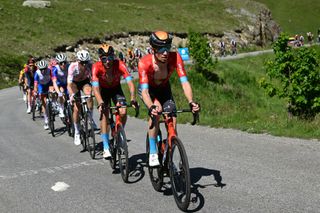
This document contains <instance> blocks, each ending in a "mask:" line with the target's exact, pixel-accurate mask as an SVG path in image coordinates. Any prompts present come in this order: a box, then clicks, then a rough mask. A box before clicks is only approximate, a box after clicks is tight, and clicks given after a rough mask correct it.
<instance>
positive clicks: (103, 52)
mask: <svg viewBox="0 0 320 213" xmlns="http://www.w3.org/2000/svg"><path fill="white" fill-rule="evenodd" d="M98 53H99V58H100V61H98V62H96V63H95V64H93V66H92V86H93V91H94V94H95V97H96V99H97V102H98V109H99V111H100V113H101V111H102V108H103V106H110V104H111V103H110V101H111V99H112V101H113V103H114V104H115V105H126V98H125V96H124V94H123V91H122V88H121V84H120V80H121V77H123V78H124V79H125V80H126V82H127V84H128V86H129V90H130V99H131V105H133V106H134V107H137V106H138V105H137V102H136V96H135V88H134V84H133V82H132V76H131V75H130V74H129V72H128V70H127V67H126V65H125V64H124V62H123V61H121V60H118V59H115V55H114V49H113V47H112V46H110V45H106V44H103V45H102V46H101V47H100V48H99V49H98ZM108 113H109V111H108V110H107V111H106V112H103V114H102V120H101V123H100V126H101V138H102V141H103V157H104V158H109V157H111V154H110V150H109V130H110V128H109V124H108V120H107V119H108V117H109V115H108ZM119 113H120V119H121V123H122V125H123V127H124V126H125V124H126V121H127V110H126V108H120V109H119Z"/></svg>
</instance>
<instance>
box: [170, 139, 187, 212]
mask: <svg viewBox="0 0 320 213" xmlns="http://www.w3.org/2000/svg"><path fill="white" fill-rule="evenodd" d="M169 173H170V182H171V188H172V193H173V196H174V199H175V201H176V204H177V206H178V207H179V209H181V210H182V211H186V210H187V209H188V206H189V204H190V196H191V181H190V170H189V163H188V158H187V154H186V151H185V149H184V147H183V144H182V142H181V141H180V139H179V138H177V137H173V138H172V139H171V152H170V158H169Z"/></svg>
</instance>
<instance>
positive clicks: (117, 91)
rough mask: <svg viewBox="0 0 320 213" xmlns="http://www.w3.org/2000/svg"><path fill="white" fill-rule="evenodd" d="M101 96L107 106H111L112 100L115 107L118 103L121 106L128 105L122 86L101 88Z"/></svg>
mask: <svg viewBox="0 0 320 213" xmlns="http://www.w3.org/2000/svg"><path fill="white" fill-rule="evenodd" d="M100 94H101V97H102V100H103V102H104V103H105V104H106V106H110V104H111V100H112V102H113V104H114V105H116V104H117V103H119V104H120V105H127V102H126V97H125V96H124V93H123V91H122V88H121V85H120V84H119V85H118V86H116V87H113V88H103V87H100Z"/></svg>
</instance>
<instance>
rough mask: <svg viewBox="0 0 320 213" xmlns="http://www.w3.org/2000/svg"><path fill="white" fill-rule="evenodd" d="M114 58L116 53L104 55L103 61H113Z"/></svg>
mask: <svg viewBox="0 0 320 213" xmlns="http://www.w3.org/2000/svg"><path fill="white" fill-rule="evenodd" d="M113 60H114V55H109V56H102V57H101V61H102V62H103V63H106V62H107V61H113Z"/></svg>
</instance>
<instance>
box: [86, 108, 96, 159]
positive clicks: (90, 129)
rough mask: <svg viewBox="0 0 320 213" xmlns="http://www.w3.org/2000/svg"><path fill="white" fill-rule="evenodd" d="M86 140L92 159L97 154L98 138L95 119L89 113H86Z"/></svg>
mask: <svg viewBox="0 0 320 213" xmlns="http://www.w3.org/2000/svg"><path fill="white" fill-rule="evenodd" d="M85 119H86V122H85V123H86V141H87V149H88V151H89V153H90V157H91V158H92V159H94V158H95V156H96V138H95V133H94V126H93V120H92V118H91V116H90V114H89V113H86V118H85Z"/></svg>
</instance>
